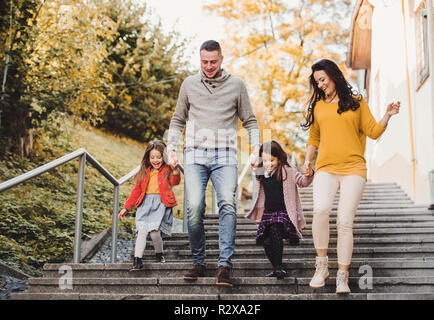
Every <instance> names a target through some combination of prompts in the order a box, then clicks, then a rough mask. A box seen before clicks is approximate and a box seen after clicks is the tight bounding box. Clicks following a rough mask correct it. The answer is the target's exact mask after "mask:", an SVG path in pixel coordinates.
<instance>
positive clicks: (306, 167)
mask: <svg viewBox="0 0 434 320" xmlns="http://www.w3.org/2000/svg"><path fill="white" fill-rule="evenodd" d="M300 170H301V173H302V174H303V175H304V176H306V177H310V176H312V175H313V169H312V163H311V162H310V161H306V162H305V163H304V164H303V165H302V166H301V168H300Z"/></svg>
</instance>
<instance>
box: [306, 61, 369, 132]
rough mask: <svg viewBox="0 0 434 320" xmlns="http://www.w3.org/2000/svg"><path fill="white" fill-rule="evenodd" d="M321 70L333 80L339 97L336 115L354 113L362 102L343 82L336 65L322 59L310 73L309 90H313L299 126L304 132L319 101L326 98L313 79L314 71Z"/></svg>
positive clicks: (343, 79)
mask: <svg viewBox="0 0 434 320" xmlns="http://www.w3.org/2000/svg"><path fill="white" fill-rule="evenodd" d="M320 70H323V71H324V72H325V73H327V75H328V76H329V77H330V78H331V79H332V80H333V82H334V84H335V88H336V93H337V95H338V97H339V103H338V106H339V107H338V109H337V113H339V114H341V113H342V112H345V111H348V110H350V109H351V110H352V111H355V110H357V109H358V108H359V107H360V101H361V100H362V95H361V94H357V93H356V94H355V93H354V92H353V91H354V90H353V87H352V86H351V85H350V84H349V83H348V82H347V80H345V78H344V75H343V74H342V71H341V70H340V69H339V67H338V66H337V64H336V63H334V62H333V61H331V60H328V59H322V60H320V61H318V62H316V63H314V64H313V65H312V73H311V75H310V77H309V85H310V90H312V89H313V93H312V96H311V97H310V99H309V102H308V108H307V113H306V114H305V117H304V118H305V119H304V120H305V122H304V123H302V124H301V127H302V128H303V129H304V130H308V129H309V128H310V126H311V125H312V124H313V121H314V116H313V113H314V109H315V105H316V103H317V102H318V101H319V100H325V98H326V96H325V93H324V91H322V90H321V89H320V88H318V85H317V83H316V81H315V78H314V76H313V75H314V73H315V71H320Z"/></svg>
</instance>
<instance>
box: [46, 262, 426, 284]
mask: <svg viewBox="0 0 434 320" xmlns="http://www.w3.org/2000/svg"><path fill="white" fill-rule="evenodd" d="M337 265H338V264H337V261H335V260H330V261H329V270H330V274H332V275H333V274H336V272H337ZM65 266H67V267H69V268H70V270H71V272H72V277H73V278H74V279H76V278H109V277H110V278H112V277H113V278H149V277H160V278H162V277H182V276H183V274H184V273H186V272H187V271H188V270H190V269H191V267H192V263H191V262H166V263H156V262H145V263H144V269H143V270H141V271H132V272H130V271H129V270H130V269H131V266H132V264H131V263H116V264H102V263H99V264H46V265H45V266H44V270H43V277H44V278H60V277H63V276H64V271H61V270H64V268H65ZM283 267H284V269H285V270H286V271H287V273H288V276H290V277H309V276H313V274H314V272H315V261H314V259H309V260H300V259H299V260H297V261H293V260H286V259H285V260H284V261H283ZM217 268H218V267H217V262H209V263H207V269H206V272H205V275H206V276H208V277H212V276H213V275H215V273H216V272H217ZM368 268H371V270H372V274H373V276H375V277H392V276H401V277H403V276H420V275H424V276H434V260H432V261H423V260H420V259H419V260H411V259H407V260H404V259H395V260H394V259H390V260H387V259H383V260H381V259H376V260H375V259H366V260H357V259H356V260H353V261H352V263H351V265H350V269H349V272H350V276H352V277H357V276H361V275H363V274H367V270H369V269H368ZM271 269H272V268H271V264H270V262H269V261H268V260H266V259H258V260H255V261H246V260H244V261H243V260H235V259H234V263H233V276H235V277H263V276H264V275H265V274H267V273H268V272H269V271H271ZM369 272H370V270H369Z"/></svg>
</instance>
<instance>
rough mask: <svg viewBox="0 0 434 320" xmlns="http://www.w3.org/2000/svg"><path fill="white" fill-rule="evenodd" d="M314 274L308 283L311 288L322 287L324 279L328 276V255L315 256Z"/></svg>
mask: <svg viewBox="0 0 434 320" xmlns="http://www.w3.org/2000/svg"><path fill="white" fill-rule="evenodd" d="M315 268H316V270H315V274H314V275H313V278H312V280H311V281H310V283H309V286H310V287H311V288H321V287H324V285H325V281H326V279H327V278H328V276H329V268H328V257H327V256H326V257H316V258H315Z"/></svg>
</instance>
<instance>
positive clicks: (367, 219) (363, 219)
mask: <svg viewBox="0 0 434 320" xmlns="http://www.w3.org/2000/svg"><path fill="white" fill-rule="evenodd" d="M312 219H313V217H312V215H309V216H307V215H305V220H306V224H311V223H312ZM336 220H337V217H336V215H331V216H330V223H336ZM354 222H355V223H390V224H396V223H403V222H405V223H413V222H434V216H396V217H388V216H358V215H356V217H355V218H354ZM218 223H219V221H218V219H216V218H207V219H204V224H205V225H207V226H208V225H210V226H218ZM237 225H241V226H242V225H255V223H254V222H253V221H252V220H250V219H247V218H237Z"/></svg>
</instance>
